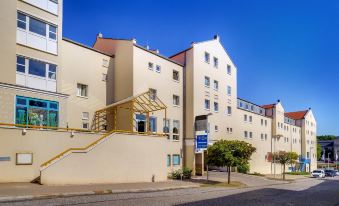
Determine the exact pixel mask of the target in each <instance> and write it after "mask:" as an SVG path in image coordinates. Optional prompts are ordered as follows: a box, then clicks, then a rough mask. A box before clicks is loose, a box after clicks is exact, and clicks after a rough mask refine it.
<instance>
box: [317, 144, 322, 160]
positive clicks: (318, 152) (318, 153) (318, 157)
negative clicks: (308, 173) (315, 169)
mask: <svg viewBox="0 0 339 206" xmlns="http://www.w3.org/2000/svg"><path fill="white" fill-rule="evenodd" d="M321 152H322V147H321V145H320V144H317V159H318V160H319V159H320V158H321Z"/></svg>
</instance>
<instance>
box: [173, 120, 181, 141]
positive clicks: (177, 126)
mask: <svg viewBox="0 0 339 206" xmlns="http://www.w3.org/2000/svg"><path fill="white" fill-rule="evenodd" d="M179 129H180V122H179V120H173V140H179V131H180V130H179Z"/></svg>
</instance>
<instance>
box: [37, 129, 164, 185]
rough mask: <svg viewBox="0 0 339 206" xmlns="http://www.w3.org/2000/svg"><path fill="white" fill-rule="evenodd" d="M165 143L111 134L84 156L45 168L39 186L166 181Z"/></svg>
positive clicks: (69, 158) (67, 159)
mask: <svg viewBox="0 0 339 206" xmlns="http://www.w3.org/2000/svg"><path fill="white" fill-rule="evenodd" d="M165 142H166V138H165V137H157V136H138V135H124V134H113V135H111V136H110V137H108V138H107V140H106V141H104V142H102V143H101V144H99V145H98V146H96V147H95V148H94V149H92V150H90V151H88V152H87V153H71V154H70V155H68V156H66V157H65V158H63V159H62V160H61V161H58V162H56V163H55V164H53V165H51V166H49V167H47V168H46V169H45V170H43V171H42V172H41V182H42V184H53V185H56V184H58V185H60V184H91V183H122V182H151V181H152V179H154V181H165V180H166V179H167V167H166V151H165V150H164V144H165ZM126 148H128V149H126ZM154 154H156V155H154ZM153 176H154V178H153Z"/></svg>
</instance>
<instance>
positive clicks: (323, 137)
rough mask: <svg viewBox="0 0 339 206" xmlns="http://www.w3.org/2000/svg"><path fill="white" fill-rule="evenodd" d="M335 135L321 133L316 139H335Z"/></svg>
mask: <svg viewBox="0 0 339 206" xmlns="http://www.w3.org/2000/svg"><path fill="white" fill-rule="evenodd" d="M336 138H337V137H336V136H334V135H321V136H317V140H320V141H321V140H335V139H336Z"/></svg>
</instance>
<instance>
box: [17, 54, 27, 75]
mask: <svg viewBox="0 0 339 206" xmlns="http://www.w3.org/2000/svg"><path fill="white" fill-rule="evenodd" d="M25 65H26V63H25V58H24V57H21V56H17V57H16V71H17V72H22V73H25V70H26V69H25Z"/></svg>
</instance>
